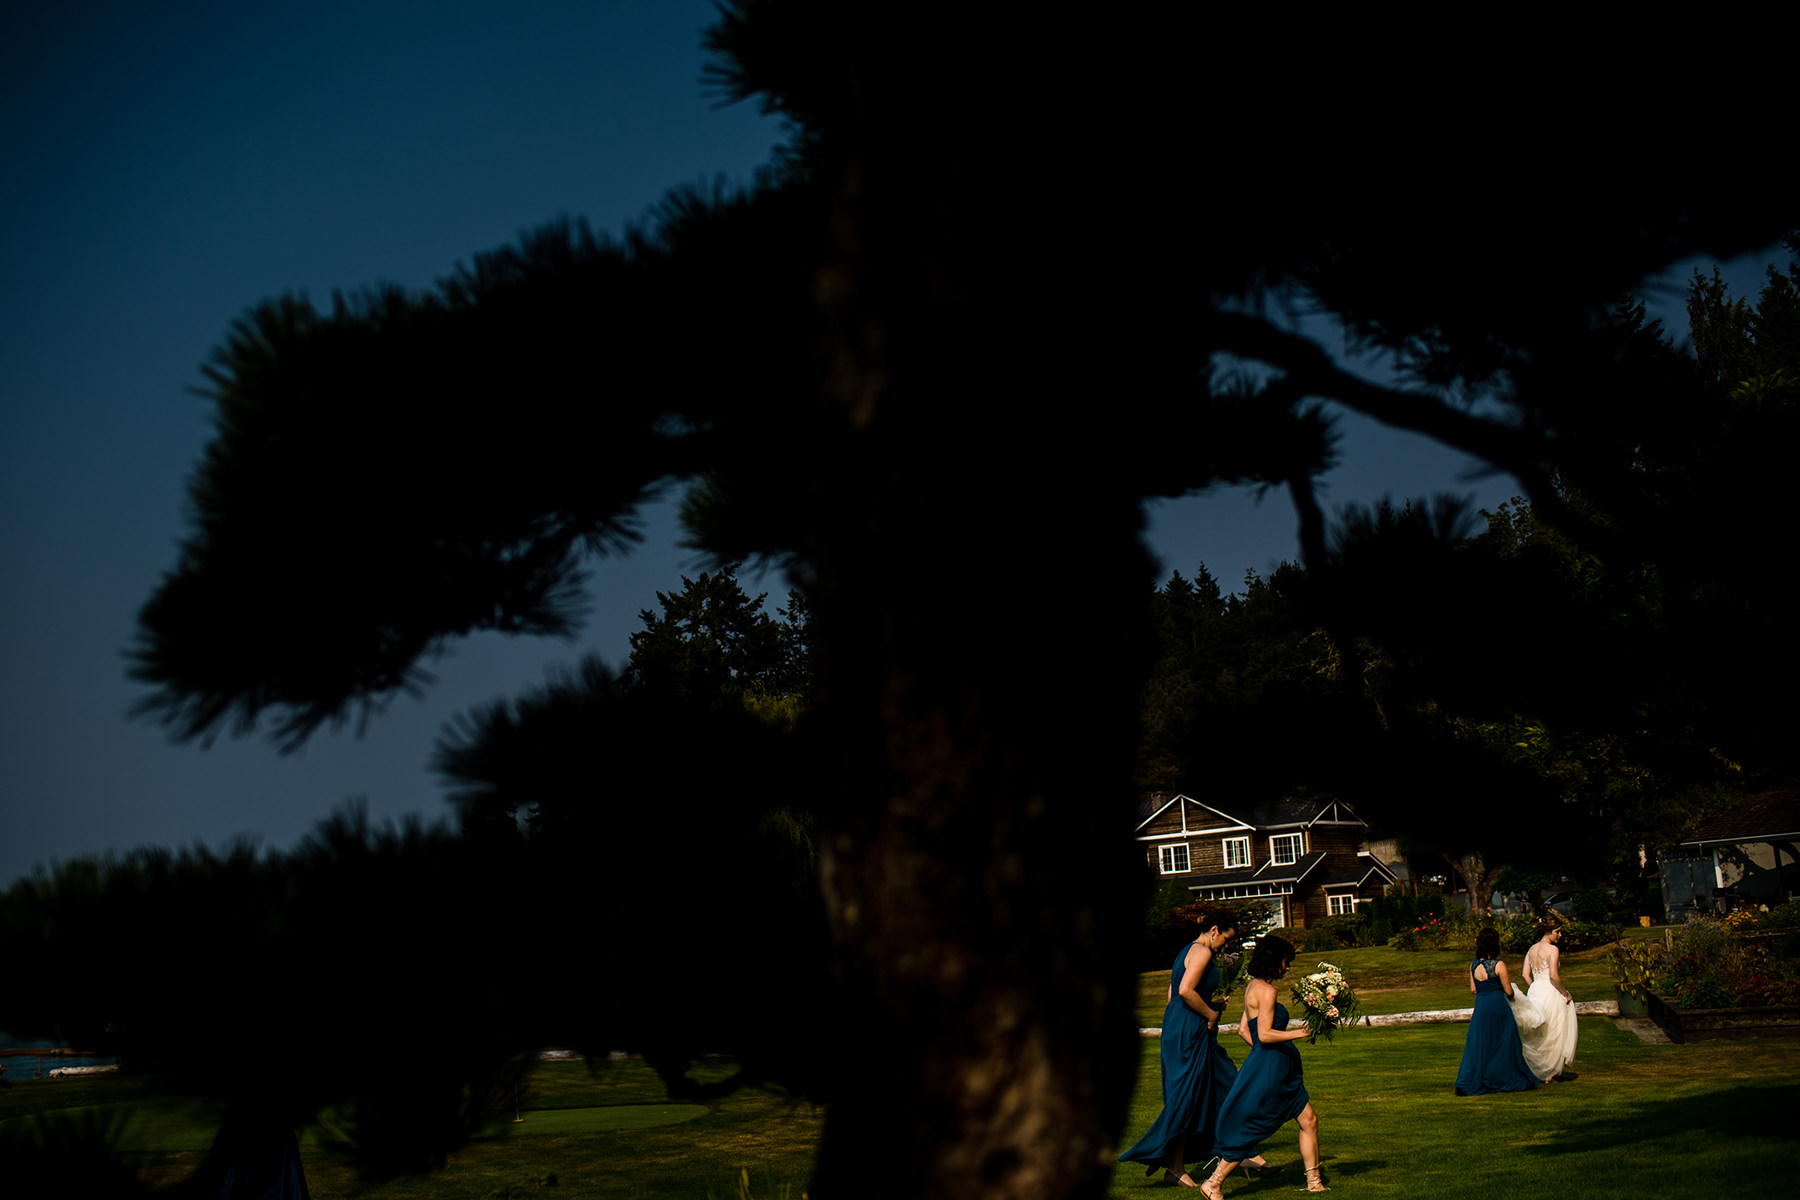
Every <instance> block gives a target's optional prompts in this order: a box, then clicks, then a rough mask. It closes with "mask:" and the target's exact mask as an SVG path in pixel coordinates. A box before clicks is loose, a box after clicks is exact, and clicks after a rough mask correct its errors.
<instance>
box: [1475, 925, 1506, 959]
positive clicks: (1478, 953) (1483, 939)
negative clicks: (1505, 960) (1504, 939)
mask: <svg viewBox="0 0 1800 1200" xmlns="http://www.w3.org/2000/svg"><path fill="white" fill-rule="evenodd" d="M1475 957H1476V958H1499V957H1500V931H1499V930H1497V929H1495V928H1494V927H1493V926H1492V925H1490V926H1488V927H1487V928H1486V929H1484V930H1482V931H1481V932H1480V933H1478V934H1476V935H1475Z"/></svg>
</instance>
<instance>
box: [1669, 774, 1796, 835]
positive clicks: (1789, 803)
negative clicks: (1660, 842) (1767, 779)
mask: <svg viewBox="0 0 1800 1200" xmlns="http://www.w3.org/2000/svg"><path fill="white" fill-rule="evenodd" d="M1796 839H1800V787H1796V786H1795V785H1794V784H1792V783H1789V784H1786V785H1784V786H1782V787H1778V788H1771V789H1770V790H1768V791H1766V792H1760V793H1758V794H1757V795H1754V796H1752V797H1750V798H1749V799H1748V800H1746V801H1744V802H1743V803H1742V804H1740V805H1738V806H1737V807H1736V808H1734V809H1732V810H1731V811H1730V812H1728V813H1725V814H1724V815H1723V816H1719V817H1715V818H1713V819H1712V820H1711V821H1708V822H1707V823H1706V824H1705V825H1703V826H1701V827H1700V829H1699V830H1697V831H1696V832H1695V834H1694V836H1693V837H1691V838H1689V839H1688V840H1687V841H1685V842H1683V843H1682V845H1684V846H1729V845H1735V844H1737V843H1739V842H1791V841H1795V840H1796Z"/></svg>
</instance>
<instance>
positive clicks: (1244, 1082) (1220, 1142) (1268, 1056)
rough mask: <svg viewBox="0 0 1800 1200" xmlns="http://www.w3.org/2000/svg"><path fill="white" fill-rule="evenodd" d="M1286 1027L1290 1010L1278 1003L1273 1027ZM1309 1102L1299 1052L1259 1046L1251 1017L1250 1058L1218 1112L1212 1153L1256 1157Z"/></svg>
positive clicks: (1289, 1046)
mask: <svg viewBox="0 0 1800 1200" xmlns="http://www.w3.org/2000/svg"><path fill="white" fill-rule="evenodd" d="M1287 1025H1288V1010H1287V1008H1286V1007H1285V1006H1284V1005H1282V1004H1281V1003H1280V1002H1277V1003H1276V1005H1275V1023H1274V1025H1273V1028H1275V1029H1286V1028H1287ZM1307 1102H1308V1097H1307V1094H1306V1081H1305V1079H1304V1078H1303V1077H1302V1075H1301V1071H1300V1052H1299V1051H1298V1050H1296V1049H1294V1044H1293V1043H1292V1042H1273V1043H1271V1044H1269V1045H1266V1046H1265V1045H1263V1041H1262V1037H1261V1035H1260V1034H1259V1033H1258V1031H1257V1027H1256V1018H1254V1017H1253V1018H1251V1020H1250V1057H1249V1058H1246V1059H1245V1060H1244V1067H1243V1069H1242V1070H1240V1071H1239V1072H1238V1077H1237V1082H1235V1083H1233V1084H1232V1085H1231V1093H1230V1094H1229V1095H1227V1096H1226V1097H1225V1103H1224V1105H1223V1106H1222V1107H1221V1108H1220V1109H1219V1128H1218V1131H1217V1133H1216V1135H1215V1136H1214V1138H1213V1152H1214V1153H1216V1154H1217V1155H1218V1156H1219V1157H1220V1158H1222V1159H1224V1160H1225V1161H1226V1162H1243V1161H1244V1160H1245V1159H1246V1158H1254V1157H1256V1148H1257V1147H1258V1146H1259V1145H1261V1144H1262V1142H1263V1139H1265V1138H1267V1137H1268V1136H1269V1135H1270V1134H1271V1133H1274V1132H1275V1131H1276V1130H1277V1129H1280V1128H1281V1127H1282V1126H1283V1125H1285V1124H1286V1123H1287V1122H1289V1121H1291V1120H1293V1119H1294V1118H1295V1117H1297V1116H1299V1115H1300V1114H1301V1113H1302V1112H1304V1111H1305V1109H1306V1105H1307Z"/></svg>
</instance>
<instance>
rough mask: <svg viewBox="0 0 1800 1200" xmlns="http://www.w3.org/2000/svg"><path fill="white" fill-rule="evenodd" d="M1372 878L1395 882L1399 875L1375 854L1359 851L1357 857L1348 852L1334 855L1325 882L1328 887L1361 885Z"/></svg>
mask: <svg viewBox="0 0 1800 1200" xmlns="http://www.w3.org/2000/svg"><path fill="white" fill-rule="evenodd" d="M1371 879H1378V880H1380V881H1381V882H1382V883H1394V882H1396V881H1397V879H1398V877H1397V876H1396V875H1395V874H1394V872H1393V871H1392V870H1390V869H1389V868H1388V865H1387V864H1386V863H1384V862H1382V861H1381V860H1380V859H1379V858H1376V857H1375V856H1374V855H1373V854H1368V853H1365V852H1363V851H1358V852H1357V854H1356V857H1355V858H1352V857H1350V856H1349V855H1348V854H1334V855H1332V856H1331V865H1330V868H1329V870H1327V871H1326V873H1325V878H1324V880H1323V882H1324V884H1325V886H1326V887H1361V886H1362V885H1363V884H1365V883H1367V882H1369V881H1370V880H1371Z"/></svg>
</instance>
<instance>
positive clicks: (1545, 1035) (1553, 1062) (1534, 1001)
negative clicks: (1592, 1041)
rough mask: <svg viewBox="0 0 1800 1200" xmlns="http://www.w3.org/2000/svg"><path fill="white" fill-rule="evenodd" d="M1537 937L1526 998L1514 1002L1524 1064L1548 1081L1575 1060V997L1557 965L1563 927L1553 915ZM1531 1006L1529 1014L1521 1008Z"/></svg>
mask: <svg viewBox="0 0 1800 1200" xmlns="http://www.w3.org/2000/svg"><path fill="white" fill-rule="evenodd" d="M1537 932H1538V940H1537V941H1535V942H1533V943H1532V945H1531V949H1529V950H1527V951H1526V952H1525V984H1526V992H1525V1000H1524V1002H1523V1003H1522V1004H1515V1005H1514V1013H1513V1015H1514V1016H1515V1017H1516V1018H1518V1019H1519V1038H1520V1041H1521V1042H1522V1043H1523V1048H1524V1051H1525V1065H1526V1066H1528V1067H1530V1068H1531V1073H1532V1074H1533V1075H1536V1076H1537V1077H1538V1078H1539V1079H1542V1080H1543V1081H1545V1082H1546V1083H1548V1082H1549V1081H1550V1080H1552V1079H1555V1078H1557V1077H1558V1076H1560V1075H1561V1074H1562V1073H1563V1070H1564V1069H1565V1068H1566V1067H1567V1066H1568V1065H1569V1064H1570V1063H1572V1062H1574V1061H1575V1035H1576V1032H1577V1031H1576V1020H1575V998H1574V997H1573V996H1571V995H1569V989H1568V988H1566V987H1564V986H1563V984H1562V976H1561V975H1559V974H1558V973H1557V967H1558V966H1559V965H1560V963H1561V961H1562V951H1560V950H1558V949H1557V946H1556V943H1557V942H1558V941H1560V940H1562V929H1561V927H1560V926H1559V925H1558V924H1557V922H1556V921H1555V919H1554V918H1553V917H1549V916H1546V917H1545V918H1544V920H1543V921H1542V922H1541V923H1540V924H1539V925H1538V929H1537ZM1527 1007H1529V1009H1530V1010H1531V1011H1530V1012H1529V1013H1527V1012H1523V1011H1521V1010H1523V1009H1525V1008H1527Z"/></svg>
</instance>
